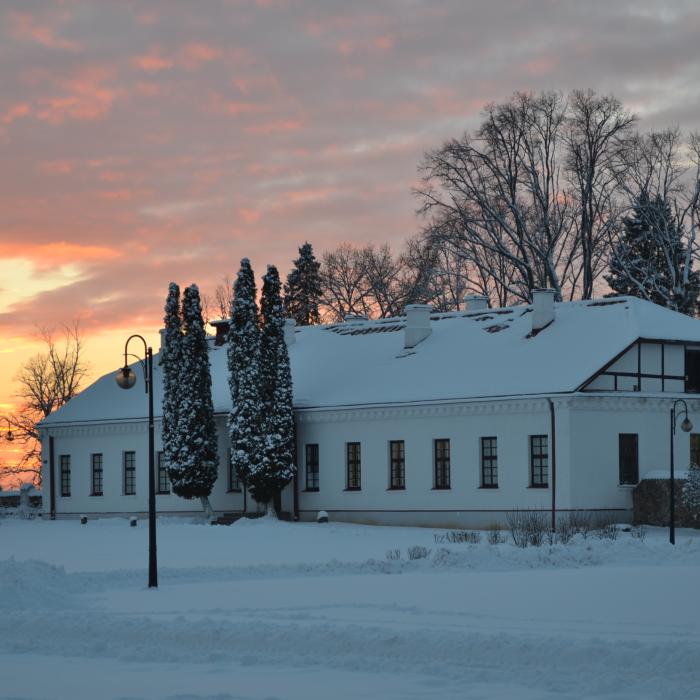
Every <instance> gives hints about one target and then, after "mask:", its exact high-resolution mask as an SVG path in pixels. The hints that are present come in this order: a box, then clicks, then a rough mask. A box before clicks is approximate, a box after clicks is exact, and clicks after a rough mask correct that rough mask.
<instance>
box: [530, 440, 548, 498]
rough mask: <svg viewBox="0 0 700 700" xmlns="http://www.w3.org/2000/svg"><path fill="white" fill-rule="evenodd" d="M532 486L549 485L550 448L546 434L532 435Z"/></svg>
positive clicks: (539, 487) (543, 486) (545, 486)
mask: <svg viewBox="0 0 700 700" xmlns="http://www.w3.org/2000/svg"><path fill="white" fill-rule="evenodd" d="M530 486H531V487H532V488H534V489H546V488H547V487H548V486H549V448H548V444H547V436H546V435H530Z"/></svg>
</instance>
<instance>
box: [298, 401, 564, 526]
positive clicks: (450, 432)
mask: <svg viewBox="0 0 700 700" xmlns="http://www.w3.org/2000/svg"><path fill="white" fill-rule="evenodd" d="M549 432H550V415H549V407H548V404H547V401H546V400H542V399H536V400H529V401H526V400H523V401H507V402H499V401H491V402H485V403H481V404H473V403H472V404H463V405H461V406H455V407H446V406H442V407H424V408H422V409H421V408H417V409H410V410H407V409H383V410H381V411H376V410H373V409H370V410H368V411H352V410H348V411H326V412H322V411H320V412H303V413H300V414H298V423H297V446H298V456H297V460H298V461H297V463H298V465H299V471H300V476H299V488H300V496H299V504H300V511H301V513H300V515H301V517H302V518H303V519H311V518H313V517H315V515H316V513H317V512H318V511H319V510H326V511H328V512H329V513H330V514H331V516H332V517H335V518H336V519H343V520H359V521H362V522H367V521H370V522H385V523H391V522H395V523H403V524H443V525H445V526H449V525H452V526H455V527H457V526H477V525H479V526H486V525H488V524H489V523H491V522H494V521H496V520H501V519H502V516H503V512H504V511H507V510H512V509H513V508H543V509H548V508H550V506H551V491H550V489H549V488H529V478H530V473H529V436H530V435H541V434H545V435H549ZM493 436H495V437H497V439H498V488H497V489H484V488H480V478H481V474H480V449H481V441H480V438H481V437H493ZM436 438H449V440H450V450H451V465H450V466H451V488H450V489H449V490H436V489H434V488H433V486H434V483H433V480H434V459H433V449H434V448H433V440H434V439H436ZM390 440H404V442H405V453H406V488H405V490H401V491H392V490H389V489H388V487H389V469H390V467H389V441H390ZM347 442H360V443H361V445H362V448H361V449H362V490H361V491H346V490H345V487H346V464H345V444H346V443H347ZM307 443H318V445H319V463H320V467H319V473H320V477H319V482H320V490H319V492H318V493H310V492H306V491H305V490H304V488H305V464H304V459H305V445H306V444H307ZM549 444H550V446H551V440H550V443H549Z"/></svg>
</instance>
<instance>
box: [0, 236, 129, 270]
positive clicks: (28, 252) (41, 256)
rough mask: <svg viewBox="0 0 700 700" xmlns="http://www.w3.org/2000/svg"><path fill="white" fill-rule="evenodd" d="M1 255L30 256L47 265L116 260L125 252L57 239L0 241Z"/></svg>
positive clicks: (8, 256)
mask: <svg viewBox="0 0 700 700" xmlns="http://www.w3.org/2000/svg"><path fill="white" fill-rule="evenodd" d="M0 255H2V257H3V258H28V259H30V260H32V261H33V262H34V263H36V264H39V265H41V264H43V265H46V264H47V263H51V264H62V263H71V262H72V263H75V262H95V261H102V260H114V259H116V258H120V257H122V255H123V253H122V251H121V250H119V249H117V248H109V247H107V246H97V245H80V244H79V243H71V242H69V241H57V242H55V243H45V244H38V245H36V244H34V245H32V244H29V245H27V244H23V243H16V242H0Z"/></svg>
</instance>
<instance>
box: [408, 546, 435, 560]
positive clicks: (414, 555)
mask: <svg viewBox="0 0 700 700" xmlns="http://www.w3.org/2000/svg"><path fill="white" fill-rule="evenodd" d="M406 554H407V555H408V558H409V559H411V560H413V559H426V558H427V556H428V555H429V554H430V550H429V549H428V548H427V547H422V546H421V545H419V544H414V545H413V547H409V548H408V549H407V550H406Z"/></svg>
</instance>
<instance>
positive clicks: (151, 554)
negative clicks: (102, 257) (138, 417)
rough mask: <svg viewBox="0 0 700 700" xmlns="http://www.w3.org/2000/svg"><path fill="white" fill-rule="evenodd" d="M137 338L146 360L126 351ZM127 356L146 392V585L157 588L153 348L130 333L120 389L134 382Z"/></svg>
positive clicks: (117, 378) (118, 375) (134, 375)
mask: <svg viewBox="0 0 700 700" xmlns="http://www.w3.org/2000/svg"><path fill="white" fill-rule="evenodd" d="M133 338H138V339H139V340H141V341H142V342H143V348H144V353H145V357H146V361H145V364H144V361H143V360H142V359H141V358H140V357H138V356H137V355H131V354H130V353H129V351H128V347H129V341H130V340H132V339H133ZM128 357H134V358H135V359H136V360H138V362H139V364H140V365H141V369H142V370H143V376H144V384H145V389H146V393H147V394H148V587H149V588H158V558H157V554H156V479H155V473H154V472H155V459H154V447H155V440H154V430H153V349H152V348H151V347H149V346H148V344H147V343H146V341H145V339H144V338H143V337H142V336H140V335H130V336H129V337H128V338H127V339H126V343H124V366H123V367H122V368H121V369H120V370H118V371H117V374H116V376H115V377H114V378H115V379H116V381H117V384H119V386H120V387H121V388H122V389H131V387H133V386H134V384H136V374H134V371H133V370H132V369H131V367H129V362H128V360H127V358H128Z"/></svg>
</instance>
